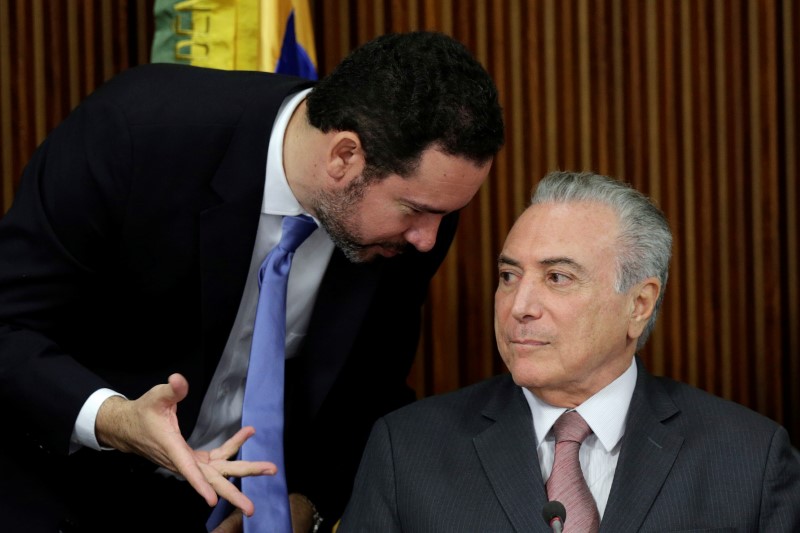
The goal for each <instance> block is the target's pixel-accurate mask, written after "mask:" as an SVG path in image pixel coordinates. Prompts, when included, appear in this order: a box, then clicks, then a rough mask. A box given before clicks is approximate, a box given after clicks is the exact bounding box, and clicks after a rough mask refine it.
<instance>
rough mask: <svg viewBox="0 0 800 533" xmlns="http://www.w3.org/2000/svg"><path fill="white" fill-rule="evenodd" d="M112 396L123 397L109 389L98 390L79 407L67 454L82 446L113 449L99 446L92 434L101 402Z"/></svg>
mask: <svg viewBox="0 0 800 533" xmlns="http://www.w3.org/2000/svg"><path fill="white" fill-rule="evenodd" d="M112 396H122V397H123V398H125V396H124V395H122V394H120V393H118V392H116V391H113V390H111V389H98V390H96V391H94V392H93V393H92V395H91V396H89V398H87V400H86V402H85V403H84V404H83V407H81V412H80V413H78V418H77V419H76V420H75V428H74V429H73V430H72V438H71V439H70V446H69V453H73V452H76V451H78V450H80V449H81V447H82V446H86V447H88V448H91V449H93V450H97V451H101V450H113V448H110V447H106V446H100V444H99V443H98V442H97V437H95V434H94V423H95V420H96V419H97V411H99V410H100V406H101V405H103V402H104V401H106V400H107V399H109V398H111V397H112Z"/></svg>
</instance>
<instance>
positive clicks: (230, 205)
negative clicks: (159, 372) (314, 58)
mask: <svg viewBox="0 0 800 533" xmlns="http://www.w3.org/2000/svg"><path fill="white" fill-rule="evenodd" d="M306 86H308V84H307V83H298V80H296V79H294V78H284V77H280V76H274V77H271V79H270V80H269V81H268V82H266V83H264V85H263V87H262V88H261V90H260V92H259V95H260V96H261V98H258V99H254V100H250V101H249V105H248V106H247V108H246V109H243V110H242V113H241V118H240V121H239V124H238V125H237V127H236V130H235V131H234V132H233V134H232V136H231V140H230V143H229V145H228V146H227V147H226V148H225V155H224V157H223V158H222V161H221V163H220V165H219V167H218V168H217V170H216V172H215V174H214V176H213V178H212V179H211V181H210V183H209V188H208V192H207V197H206V198H205V199H204V205H203V206H201V207H202V208H203V211H202V212H201V218H200V235H199V250H200V251H199V253H200V271H201V272H200V276H201V287H202V300H201V302H202V307H203V309H202V313H203V332H202V340H203V353H204V361H205V386H206V387H207V386H208V383H209V382H210V380H211V377H212V375H213V373H214V369H215V368H216V366H217V363H218V362H219V358H220V355H221V354H222V350H223V349H224V347H225V343H226V342H227V339H228V335H229V334H230V329H231V326H232V325H233V321H234V319H235V318H236V313H237V312H238V309H239V303H240V301H241V298H242V292H243V291H244V286H245V282H246V281H247V273H248V269H249V267H250V260H251V258H252V254H253V246H254V243H255V238H256V232H257V230H258V221H259V217H260V214H261V203H262V199H263V198H262V197H263V194H264V182H265V179H266V177H265V174H264V173H265V170H266V161H267V150H268V147H269V137H270V133H271V131H272V125H273V123H274V121H275V117H276V116H277V114H278V109H279V107H280V105H281V104H282V103H283V100H284V98H286V96H287V95H289V94H290V93H292V92H294V91H298V90H300V89H303V88H304V87H306Z"/></svg>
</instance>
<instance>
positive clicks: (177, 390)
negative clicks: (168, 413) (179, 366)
mask: <svg viewBox="0 0 800 533" xmlns="http://www.w3.org/2000/svg"><path fill="white" fill-rule="evenodd" d="M167 383H169V392H168V393H167V396H168V398H167V399H168V400H172V401H174V402H175V403H177V402H180V401H181V400H183V399H184V398H186V395H187V394H189V382H188V381H186V378H185V377H183V376H182V375H181V374H177V373H176V374H172V375H171V376H170V377H169V378H167Z"/></svg>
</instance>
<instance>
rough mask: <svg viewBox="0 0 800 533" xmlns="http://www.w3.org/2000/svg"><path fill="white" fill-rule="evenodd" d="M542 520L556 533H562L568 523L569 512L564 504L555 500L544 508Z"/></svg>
mask: <svg viewBox="0 0 800 533" xmlns="http://www.w3.org/2000/svg"><path fill="white" fill-rule="evenodd" d="M542 518H544V521H545V522H547V525H548V526H550V528H551V529H552V530H553V531H554V532H555V533H561V532H562V531H563V529H564V522H566V521H567V510H566V509H564V504H563V503H561V502H559V501H556V500H553V501H551V502H547V503H546V504H544V505H543V506H542Z"/></svg>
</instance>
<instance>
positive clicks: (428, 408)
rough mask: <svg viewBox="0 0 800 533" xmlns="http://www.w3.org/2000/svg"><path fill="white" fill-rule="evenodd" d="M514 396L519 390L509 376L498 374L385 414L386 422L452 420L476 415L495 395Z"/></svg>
mask: <svg viewBox="0 0 800 533" xmlns="http://www.w3.org/2000/svg"><path fill="white" fill-rule="evenodd" d="M515 393H519V387H517V386H516V385H515V384H514V382H513V380H512V379H511V376H510V375H509V374H502V375H499V376H494V377H490V378H488V379H485V380H483V381H480V382H478V383H474V384H472V385H468V386H466V387H463V388H460V389H457V390H454V391H451V392H446V393H441V394H437V395H434V396H429V397H427V398H423V399H421V400H417V401H416V402H414V403H411V404H409V405H406V406H404V407H401V408H400V409H398V410H396V411H394V412H392V413H389V414H388V415H387V416H386V418H387V420H388V421H389V423H390V424H391V423H393V422H400V421H403V420H417V421H420V420H428V419H433V420H439V419H442V418H446V419H449V420H456V419H458V418H461V417H463V416H465V415H469V416H471V415H474V414H476V413H480V411H481V409H483V407H484V406H485V405H486V404H487V402H489V400H490V399H493V398H495V397H497V396H498V395H500V396H508V397H511V396H513V395H514V394H515Z"/></svg>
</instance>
